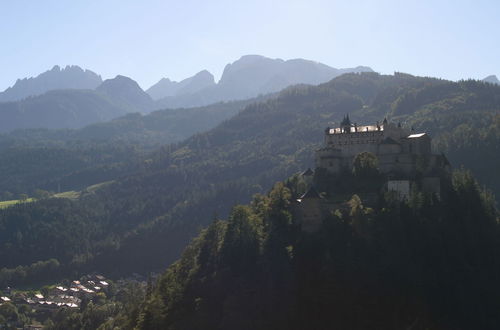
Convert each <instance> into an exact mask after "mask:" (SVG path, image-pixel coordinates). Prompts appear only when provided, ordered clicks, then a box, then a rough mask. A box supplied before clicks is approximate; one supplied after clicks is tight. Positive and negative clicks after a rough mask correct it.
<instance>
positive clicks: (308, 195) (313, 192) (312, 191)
mask: <svg viewBox="0 0 500 330" xmlns="http://www.w3.org/2000/svg"><path fill="white" fill-rule="evenodd" d="M312 198H321V196H320V195H319V194H318V192H317V191H316V189H314V188H313V187H311V188H309V190H308V191H306V193H305V194H304V195H302V196H301V197H300V199H312Z"/></svg>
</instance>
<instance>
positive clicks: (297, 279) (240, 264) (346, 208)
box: [54, 171, 500, 330]
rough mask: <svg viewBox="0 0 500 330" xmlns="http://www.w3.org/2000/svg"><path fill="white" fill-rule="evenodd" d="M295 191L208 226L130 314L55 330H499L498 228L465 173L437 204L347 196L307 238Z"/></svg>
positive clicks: (417, 198)
mask: <svg viewBox="0 0 500 330" xmlns="http://www.w3.org/2000/svg"><path fill="white" fill-rule="evenodd" d="M359 178H360V177H359V176H358V179H359ZM364 179H366V175H364ZM299 182H300V178H297V176H295V177H292V178H291V179H289V180H287V181H286V182H285V183H284V184H283V183H277V184H275V185H274V187H273V188H272V189H271V191H270V192H269V193H268V194H266V195H260V194H257V195H255V196H254V197H253V200H252V202H251V203H250V204H249V205H239V206H235V207H234V208H233V209H232V211H231V213H230V215H229V217H228V219H227V220H225V221H223V220H220V219H219V218H212V219H211V223H210V225H209V226H208V227H207V228H206V229H204V230H203V231H202V232H201V234H200V235H199V236H198V237H197V238H195V239H194V240H193V241H192V242H191V243H190V244H189V246H188V247H187V248H186V250H185V251H184V252H183V254H182V257H181V258H180V259H179V260H178V261H176V262H175V263H174V264H172V265H171V266H170V267H169V268H168V270H167V271H166V272H165V273H164V274H163V275H162V276H161V277H160V278H159V280H158V281H157V282H156V283H150V284H149V286H148V289H147V290H146V293H145V296H144V297H143V298H142V299H143V301H142V302H140V301H135V305H134V304H133V305H132V306H135V309H134V308H132V307H129V308H127V309H126V310H124V311H122V312H117V311H116V309H115V310H113V309H111V308H109V307H110V305H109V304H106V303H105V302H102V303H101V304H100V305H98V306H93V308H94V309H96V310H99V312H98V313H95V312H94V314H92V311H87V310H85V309H84V310H83V311H81V312H78V311H75V312H73V313H69V314H67V315H65V317H64V318H62V319H60V320H59V323H58V325H56V326H54V329H63V328H64V327H67V328H66V329H70V328H71V329H79V328H83V329H91V327H90V326H89V325H88V323H85V322H89V320H93V322H94V323H91V324H92V326H94V328H97V327H98V326H100V329H112V328H114V327H119V328H124V329H128V328H130V329H132V328H135V329H169V330H176V329H186V330H188V329H189V330H196V329H335V328H339V329H497V328H498V324H500V317H499V315H498V312H497V311H498V308H499V307H500V305H499V304H500V303H499V300H498V297H499V295H500V285H499V284H498V281H497V278H498V275H500V258H499V255H500V254H499V252H500V251H499V249H500V245H499V243H498V242H499V238H500V237H499V234H500V232H499V227H498V226H499V225H498V220H499V219H498V214H497V211H496V209H495V205H494V201H493V198H492V196H491V195H490V194H489V193H487V192H485V191H483V190H482V189H481V188H480V187H479V186H478V184H477V182H476V181H475V180H474V178H473V177H472V176H471V175H470V173H469V172H467V171H456V172H455V173H454V175H453V178H452V182H451V184H450V185H448V186H447V188H446V189H445V190H444V191H443V193H442V195H441V199H436V198H435V197H433V196H432V195H426V194H423V193H415V194H413V195H412V197H411V198H410V200H408V201H404V202H401V201H399V200H398V199H395V198H394V196H393V195H391V194H385V195H384V194H381V195H379V199H378V201H377V202H376V203H375V204H374V205H371V206H370V207H369V206H366V205H364V204H363V201H362V200H361V199H360V197H358V196H357V195H356V194H355V195H352V197H351V198H350V199H348V200H346V201H345V203H344V204H343V206H342V207H340V208H339V209H337V210H336V211H335V212H332V213H331V214H329V215H327V216H326V217H325V218H324V219H323V224H322V226H321V227H320V228H319V230H318V231H316V232H314V233H306V232H303V231H302V230H301V224H300V221H299V220H298V219H297V218H296V216H294V214H295V212H294V210H293V209H294V206H293V205H294V204H295V199H296V198H298V197H299V196H300V194H297V193H298V192H299V191H300V190H301V186H300V184H299ZM131 311H133V312H131ZM125 313H128V314H125ZM89 314H90V316H89ZM92 315H94V316H93V317H92ZM70 320H76V321H78V322H79V323H71V322H70Z"/></svg>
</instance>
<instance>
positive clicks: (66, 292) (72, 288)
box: [0, 274, 147, 329]
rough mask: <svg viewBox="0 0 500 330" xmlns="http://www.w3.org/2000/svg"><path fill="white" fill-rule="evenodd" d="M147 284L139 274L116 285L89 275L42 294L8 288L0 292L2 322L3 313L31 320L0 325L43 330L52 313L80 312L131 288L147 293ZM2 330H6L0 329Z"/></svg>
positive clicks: (108, 280)
mask: <svg viewBox="0 0 500 330" xmlns="http://www.w3.org/2000/svg"><path fill="white" fill-rule="evenodd" d="M146 280H147V279H146V278H145V277H143V276H141V275H138V274H133V275H132V276H130V277H129V278H127V279H120V280H117V281H111V280H110V279H108V278H106V277H104V276H103V275H100V274H89V275H85V276H82V277H81V278H79V279H78V280H72V281H70V280H65V281H63V282H61V283H58V284H56V285H51V286H44V287H42V288H41V289H39V290H25V289H24V290H23V289H17V288H12V287H6V288H4V289H3V290H0V320H1V319H2V318H4V319H5V318H6V317H5V316H4V315H2V314H4V313H2V312H4V311H3V309H4V310H5V313H6V314H9V313H10V314H12V313H13V312H12V310H16V311H19V314H21V313H22V314H24V315H29V317H28V318H24V319H23V318H22V317H19V316H16V317H14V318H13V319H12V320H2V322H0V324H2V325H5V324H7V326H8V327H7V328H5V329H44V328H45V326H44V321H46V320H47V319H50V318H51V316H52V315H53V313H57V312H58V311H61V310H64V309H70V310H80V309H82V308H85V307H86V305H88V304H89V303H90V302H92V303H94V304H95V303H101V302H104V301H106V299H109V298H111V297H113V296H115V295H117V294H119V293H120V291H122V290H124V289H125V288H126V287H127V286H130V285H133V286H135V287H138V288H139V289H140V290H141V291H144V289H145V288H146V285H147V284H146V283H147V282H146ZM13 307H15V308H13ZM9 310H10V312H9ZM16 314H17V312H16ZM0 329H4V328H2V327H1V326H0Z"/></svg>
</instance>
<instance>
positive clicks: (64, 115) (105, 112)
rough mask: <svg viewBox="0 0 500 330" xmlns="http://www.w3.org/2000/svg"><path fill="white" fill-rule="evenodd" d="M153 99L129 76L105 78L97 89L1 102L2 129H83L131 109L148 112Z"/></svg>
mask: <svg viewBox="0 0 500 330" xmlns="http://www.w3.org/2000/svg"><path fill="white" fill-rule="evenodd" d="M153 109H154V102H153V100H152V99H151V97H150V96H149V95H148V94H146V93H145V92H144V91H143V90H142V89H141V88H140V87H139V85H138V84H137V83H136V82H135V81H133V80H132V79H130V78H127V77H124V76H117V77H116V78H114V79H108V80H105V81H104V82H103V83H102V84H101V85H100V86H98V87H97V88H96V89H95V90H90V89H61V90H53V91H49V92H46V93H45V94H42V95H38V96H32V97H28V98H26V99H24V100H21V101H16V102H3V103H0V114H1V116H2V120H1V121H0V132H8V131H12V130H14V129H19V128H80V127H83V126H86V125H89V124H93V123H97V122H102V121H107V120H110V119H113V118H116V117H119V116H122V115H124V114H126V113H130V112H142V113H145V112H149V111H151V110H153Z"/></svg>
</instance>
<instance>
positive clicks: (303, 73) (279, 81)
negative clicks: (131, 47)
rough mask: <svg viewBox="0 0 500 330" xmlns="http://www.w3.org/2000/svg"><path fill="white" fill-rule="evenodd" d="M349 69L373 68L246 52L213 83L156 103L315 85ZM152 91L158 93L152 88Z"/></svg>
mask: <svg viewBox="0 0 500 330" xmlns="http://www.w3.org/2000/svg"><path fill="white" fill-rule="evenodd" d="M349 72H373V70H372V69H371V68H369V67H363V66H358V67H356V68H348V69H335V68H332V67H330V66H327V65H325V64H322V63H318V62H314V61H308V60H304V59H293V60H288V61H284V60H282V59H271V58H267V57H264V56H260V55H246V56H243V57H241V58H240V59H239V60H237V61H235V62H233V63H231V64H228V65H226V67H225V68H224V71H223V73H222V76H221V79H220V80H219V82H218V83H217V84H216V83H211V84H207V86H206V87H205V88H203V89H200V90H198V91H196V92H190V93H189V94H188V93H185V94H177V95H170V96H166V97H164V98H161V99H159V100H158V104H159V105H160V106H161V107H164V108H178V107H192V106H201V105H206V104H210V103H215V102H220V101H229V100H241V99H247V98H251V97H255V96H258V95H263V94H268V93H273V92H278V91H280V90H282V89H284V88H286V87H288V86H291V85H296V84H310V85H318V84H321V83H324V82H327V81H329V80H331V79H333V78H335V77H337V76H339V75H341V74H344V73H349ZM198 75H199V74H198ZM195 77H196V76H195ZM195 77H192V78H190V79H194V78H195ZM198 79H199V78H198ZM160 83H161V81H160V82H159V83H158V84H156V85H154V86H153V87H154V88H155V91H156V90H158V89H159V84H160ZM199 85H201V84H198V86H199ZM153 87H151V88H153ZM167 90H168V89H166V88H165V92H164V94H166V93H167V92H166V91H167ZM150 95H152V94H150ZM155 95H158V93H157V92H156V94H155ZM152 96H153V95H152ZM153 97H154V96H153Z"/></svg>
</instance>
